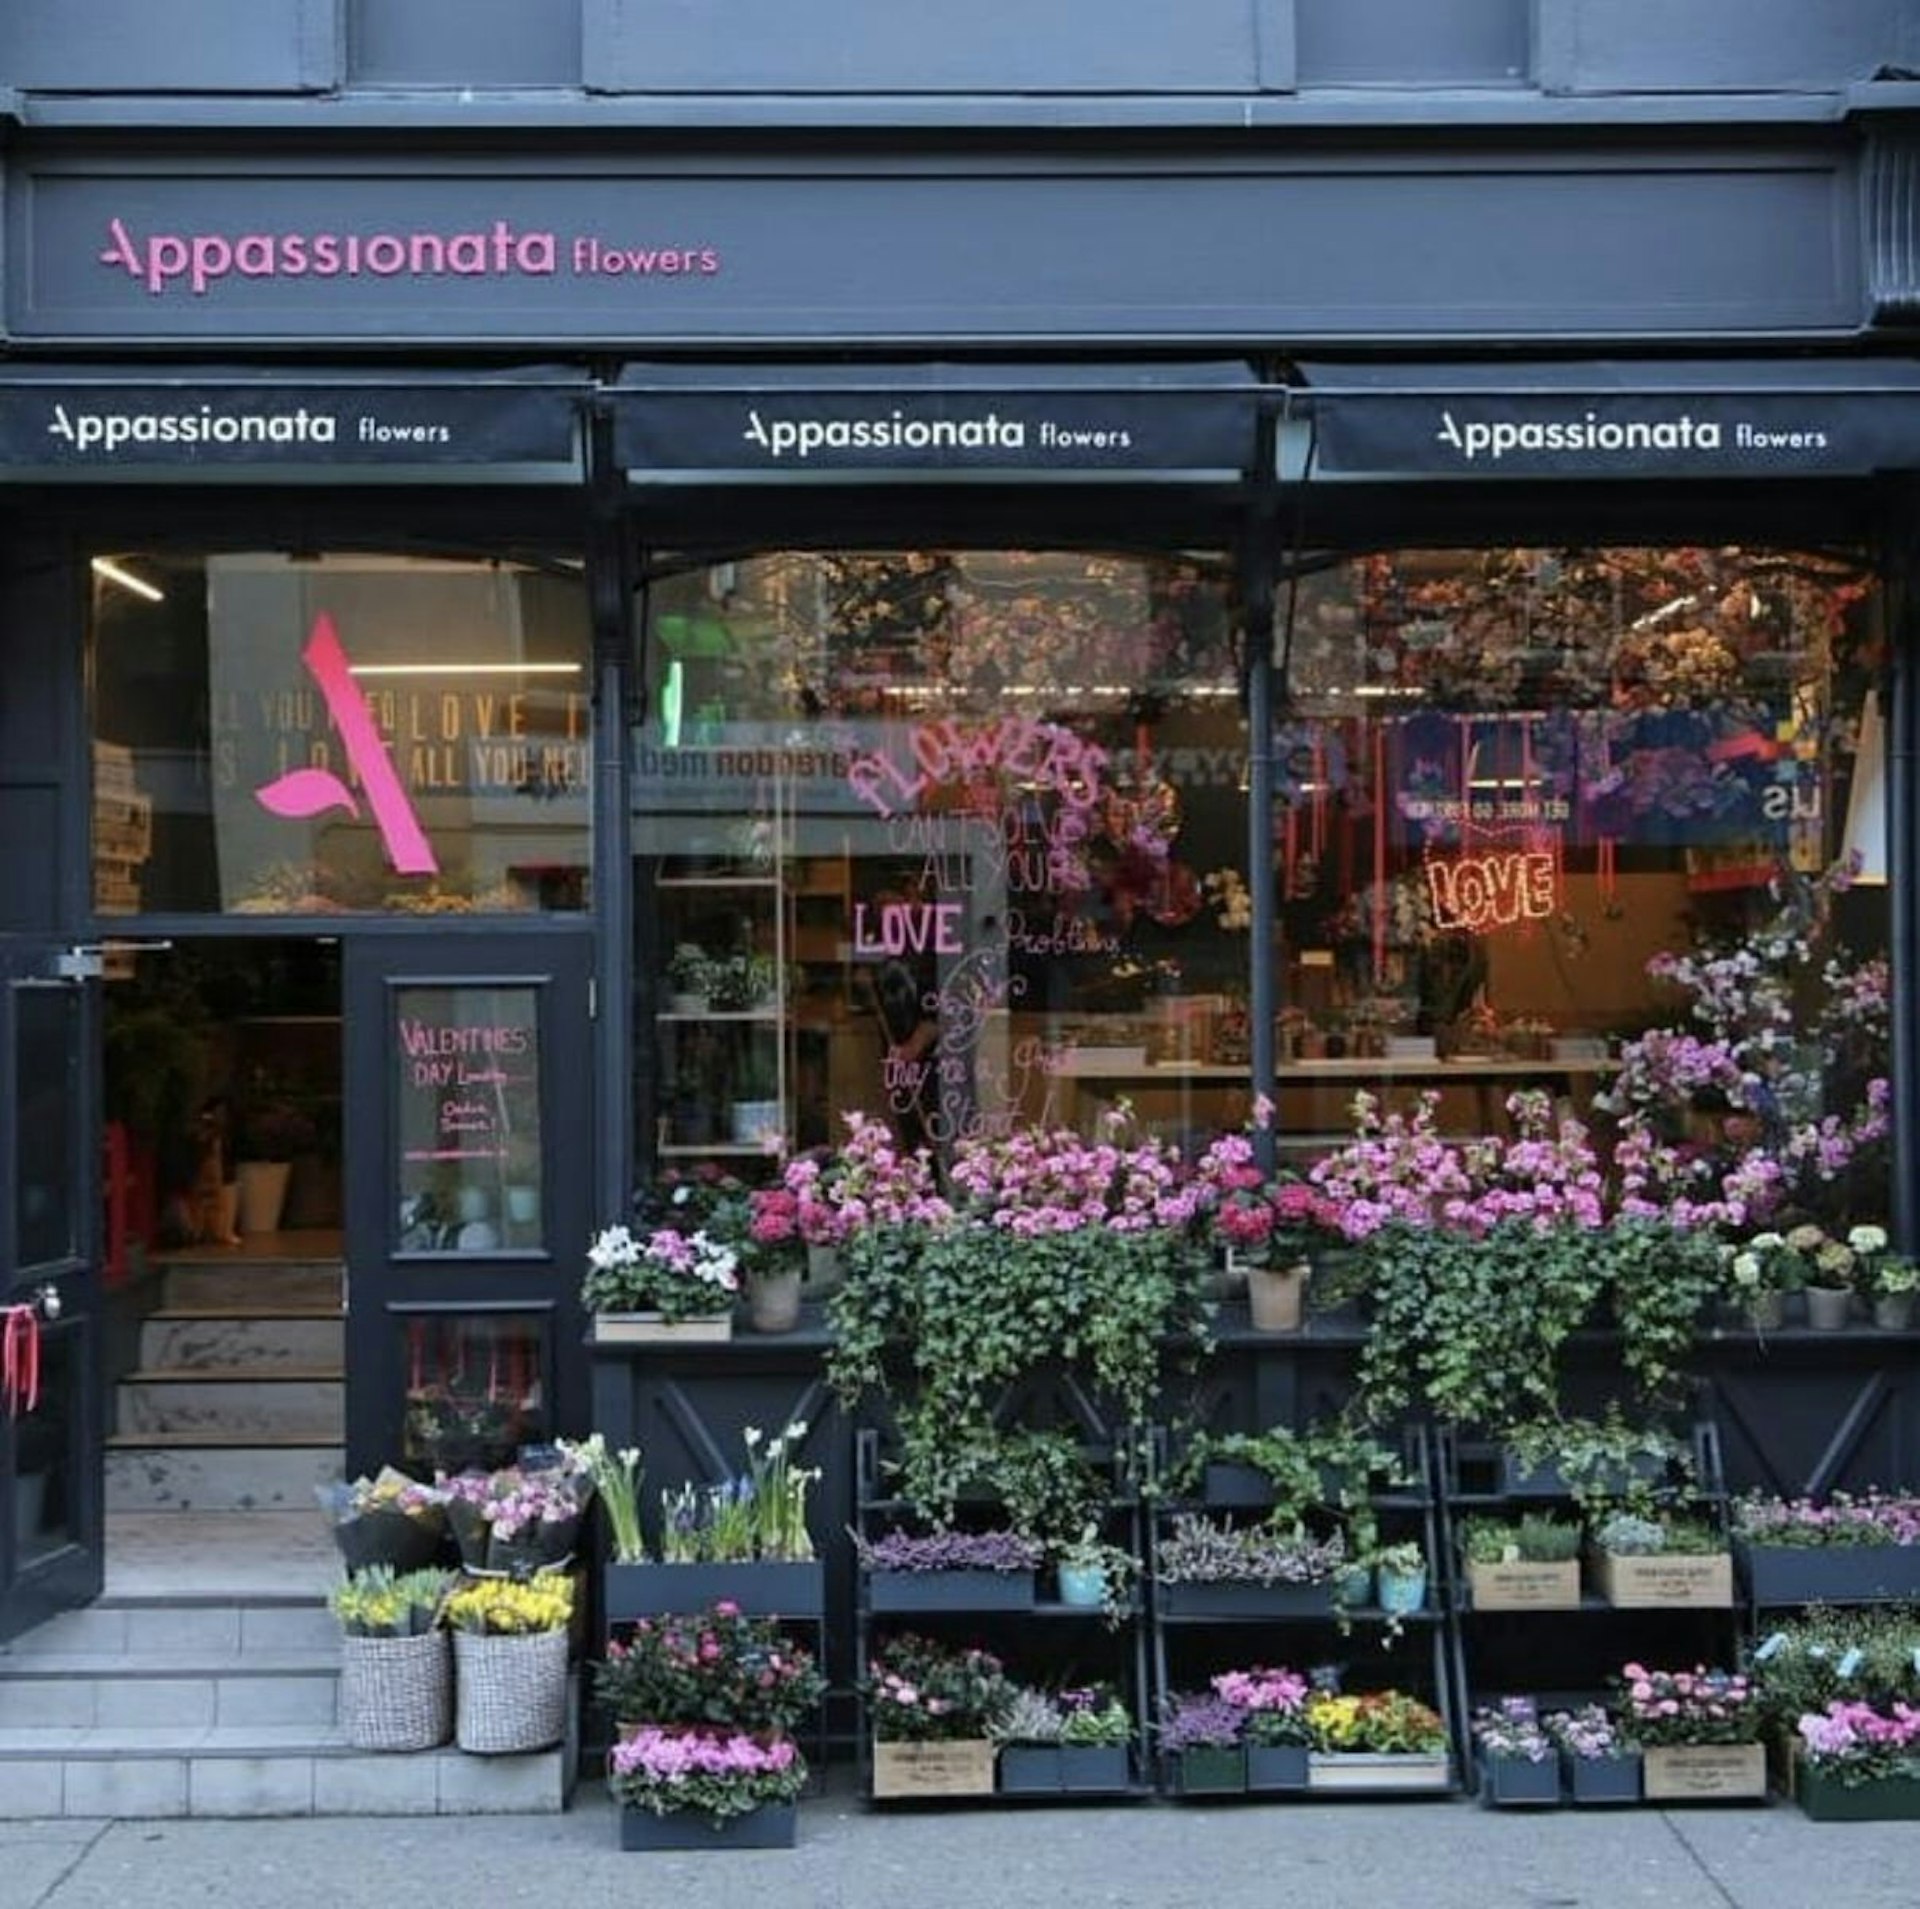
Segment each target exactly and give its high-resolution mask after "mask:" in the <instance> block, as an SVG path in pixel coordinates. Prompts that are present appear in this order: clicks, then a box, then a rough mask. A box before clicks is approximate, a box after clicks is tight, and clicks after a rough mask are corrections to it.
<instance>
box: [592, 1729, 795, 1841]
mask: <svg viewBox="0 0 1920 1909" xmlns="http://www.w3.org/2000/svg"><path fill="white" fill-rule="evenodd" d="M806 1782H807V1764H806V1759H805V1758H804V1757H803V1756H802V1755H801V1754H800V1752H799V1750H798V1749H797V1748H796V1747H795V1746H794V1744H793V1742H792V1741H791V1739H789V1738H786V1737H778V1738H775V1739H774V1741H772V1742H771V1743H765V1742H761V1741H760V1740H759V1739H757V1738H755V1737H752V1736H749V1735H747V1734H746V1733H745V1732H743V1731H739V1730H697V1729H674V1728H663V1727H662V1726H660V1725H659V1724H651V1723H649V1724H642V1725H641V1726H640V1727H639V1728H638V1729H637V1730H635V1731H634V1732H633V1733H632V1734H631V1735H630V1736H627V1737H624V1738H622V1740H621V1741H620V1742H618V1743H616V1744H615V1745H614V1746H613V1750H612V1752H611V1754H610V1755H609V1757H608V1767H607V1788H608V1789H609V1790H611V1791H612V1793H613V1796H614V1799H615V1801H616V1802H619V1803H621V1804H623V1805H624V1806H626V1807H627V1808H630V1809H640V1810H651V1811H652V1812H653V1813H654V1815H656V1816H668V1815H671V1814H673V1813H674V1812H675V1811H678V1810H692V1811H697V1812H698V1813H699V1814H700V1815H702V1816H706V1817H709V1818H711V1819H712V1821H713V1823H714V1826H715V1827H716V1828H718V1827H719V1825H720V1824H722V1823H724V1822H725V1821H726V1820H727V1819H728V1818H729V1817H733V1816H745V1815H747V1814H749V1813H750V1812H751V1811H753V1810H757V1809H760V1808H762V1807H764V1806H766V1805H769V1804H782V1803H793V1802H796V1801H798V1800H799V1797H800V1794H801V1792H802V1791H803V1790H804V1789H805V1788H806Z"/></svg>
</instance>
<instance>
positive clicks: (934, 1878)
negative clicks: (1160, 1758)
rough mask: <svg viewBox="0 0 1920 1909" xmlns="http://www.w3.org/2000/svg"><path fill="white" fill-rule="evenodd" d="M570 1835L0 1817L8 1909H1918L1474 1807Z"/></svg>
mask: <svg viewBox="0 0 1920 1909" xmlns="http://www.w3.org/2000/svg"><path fill="white" fill-rule="evenodd" d="M615 1840H616V1831H615V1821H614V1817H613V1813H612V1809H611V1806H610V1804H609V1803H608V1802H607V1800H606V1798H605V1796H604V1795H602V1794H599V1793H598V1792H596V1791H595V1789H594V1788H593V1786H592V1785H584V1786H583V1787H582V1790H581V1793H580V1798H579V1801H578V1802H577V1803H576V1805H575V1807H574V1808H573V1809H572V1810H571V1811H569V1812H568V1814H566V1815H565V1816H562V1817H473V1818H468V1819H458V1820H456V1819H448V1818H439V1819H421V1818H369V1817H357V1818H353V1819H331V1820H314V1819H309V1818H299V1819H288V1820H278V1821H260V1822H124V1823H87V1822H46V1823H34V1822H20V1823H12V1824H5V1823H0V1909H125V1905H126V1904H128V1903H130V1902H137V1903H138V1904H139V1905H140V1909H359V1906H361V1905H364V1906H365V1909H388V1906H389V1905H391V1904H394V1903H396V1902H400V1903H424V1902H445V1903H483V1904H485V1905H486V1906H487V1909H516V1906H517V1905H528V1909H536V1906H537V1909H556V1905H565V1909H601V1905H609V1906H611V1905H616V1904H617V1905H620V1909H631V1905H633V1904H635V1903H641V1902H661V1901H666V1902H670V1903H671V1905H672V1909H743V1906H744V1905H764V1909H773V1905H774V1904H776V1903H777V1904H778V1905H779V1909H1007V1906H1008V1905H1019V1909H1275V1906H1276V1905H1278V1904H1282V1903H1288V1902H1291V1903H1296V1904H1299V1905H1300V1906H1301V1909H1819V1906H1820V1905H1825V1904H1844V1905H1846V1909H1911V1906H1912V1905H1913V1903H1914V1902H1915V1901H1916V1900H1917V1899H1920V1884H1917V1883H1916V1881H1915V1872H1914V1867H1913V1858H1914V1832H1913V1826H1912V1825H1911V1824H1905V1823H1889V1824H1864V1825H1846V1824H1821V1823H1810V1822H1808V1821H1807V1820H1806V1819H1805V1818H1804V1817H1803V1816H1802V1815H1801V1814H1800V1813H1799V1811H1797V1810H1795V1809H1793V1808H1792V1807H1790V1806H1788V1805H1785V1804H1780V1805H1776V1806H1774V1807H1772V1808H1762V1809H1751V1810H1694V1811H1687V1812H1682V1811H1667V1812H1659V1811H1653V1810H1629V1811H1626V1812H1623V1813H1619V1814H1610V1813H1608V1812H1605V1811H1597V1810H1589V1811H1571V1810H1556V1811H1550V1812H1548V1813H1546V1814H1543V1815H1533V1816H1527V1815H1521V1814H1518V1813H1514V1812H1506V1813H1495V1812H1491V1811H1487V1810H1482V1809H1479V1808H1477V1807H1475V1806H1473V1805H1471V1804H1467V1803H1458V1802H1455V1803H1430V1804H1382V1803H1366V1804H1354V1805H1347V1806H1335V1805H1326V1804H1277V1805H1271V1806H1260V1807H1246V1806H1243V1807H1237V1808H1215V1809H1206V1808H1192V1807H1185V1806H1174V1805H1171V1804H1141V1805H1137V1806H1134V1807H1131V1808H1127V1809H1112V1808H1104V1807H1103V1808H1091V1809H1001V1810H965V1811H960V1810H954V1811H945V1812H940V1813H937V1814H936V1813H931V1812H917V1813H894V1814H885V1815H882V1814H876V1813H872V1812H869V1811H866V1810H864V1809H862V1808H861V1807H860V1806H859V1805H858V1804H856V1803H855V1802H853V1801H852V1800H851V1799H850V1798H848V1797H845V1796H841V1795H833V1796H828V1797H826V1798H816V1799H814V1800H812V1801H810V1802H809V1803H808V1804H806V1805H805V1806H804V1808H803V1809H802V1812H801V1827H800V1846H799V1847H798V1848H797V1849H794V1850H784V1851H779V1852H774V1853H767V1854H745V1853H742V1854H728V1855H693V1856H651V1855H631V1856H630V1855H622V1854H621V1853H620V1851H619V1850H618V1849H617V1848H616V1847H615V1846H614V1845H615Z"/></svg>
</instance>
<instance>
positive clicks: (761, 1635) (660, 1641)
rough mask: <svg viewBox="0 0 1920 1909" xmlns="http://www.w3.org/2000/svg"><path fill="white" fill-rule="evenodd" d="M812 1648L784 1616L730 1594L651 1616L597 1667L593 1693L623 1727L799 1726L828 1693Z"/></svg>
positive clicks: (771, 1732) (775, 1731)
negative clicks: (683, 1611) (757, 1610)
mask: <svg viewBox="0 0 1920 1909" xmlns="http://www.w3.org/2000/svg"><path fill="white" fill-rule="evenodd" d="M825 1688H826V1685H825V1680H824V1679H823V1678H822V1677H821V1675H820V1673H819V1671H818V1670H817V1668H816V1667H815V1665H814V1660H813V1656H812V1653H811V1652H809V1651H807V1650H806V1649H804V1648H803V1647H802V1646H800V1645H798V1644H796V1643H795V1642H794V1641H793V1640H792V1639H791V1638H790V1637H788V1636H787V1634H786V1633H785V1632H784V1631H783V1630H782V1629H781V1628H780V1623H779V1620H778V1619H777V1618H771V1617H747V1616H744V1615H743V1614H742V1613H741V1610H740V1607H739V1606H738V1605H737V1604H735V1603H733V1602H732V1600H731V1599H722V1600H721V1601H720V1602H718V1603H716V1604H713V1605H710V1606H709V1607H708V1608H707V1609H706V1610H705V1611H702V1612H697V1613H692V1614H688V1615H685V1616H669V1617H643V1618H641V1619H640V1620H639V1622H638V1623H636V1624H635V1625H634V1626H633V1628H632V1631H631V1632H630V1633H629V1634H628V1635H627V1636H626V1637H625V1638H621V1637H614V1638H611V1639H610V1640H609V1641H608V1643H607V1649H606V1656H605V1657H604V1659H603V1660H602V1661H601V1662H600V1663H598V1664H596V1665H595V1666H594V1675H593V1691H594V1696H595V1698H596V1699H597V1700H598V1701H599V1702H600V1703H601V1704H602V1705H603V1706H604V1707H605V1708H606V1710H607V1712H608V1714H609V1715H610V1716H612V1717H613V1718H614V1719H615V1720H616V1721H617V1722H620V1723H650V1724H656V1725H669V1726H672V1725H677V1726H682V1727H684V1726H688V1725H699V1726H702V1727H708V1728H711V1727H724V1728H726V1729H729V1730H739V1731H745V1732H747V1733H749V1734H751V1735H755V1736H760V1737H766V1736H778V1735H784V1734H786V1733H787V1732H790V1731H792V1730H794V1729H796V1728H798V1726H799V1725H800V1723H801V1722H802V1720H803V1719H804V1718H805V1717H806V1716H807V1714H808V1712H810V1711H811V1710H812V1709H813V1707H814V1705H815V1704H817V1703H818V1702H819V1701H820V1697H821V1694H822V1692H823V1691H824V1690H825Z"/></svg>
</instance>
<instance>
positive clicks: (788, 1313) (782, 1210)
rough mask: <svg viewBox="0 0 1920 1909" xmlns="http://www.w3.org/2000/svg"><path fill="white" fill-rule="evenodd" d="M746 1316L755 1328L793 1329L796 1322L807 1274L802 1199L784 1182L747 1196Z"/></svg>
mask: <svg viewBox="0 0 1920 1909" xmlns="http://www.w3.org/2000/svg"><path fill="white" fill-rule="evenodd" d="M741 1258H742V1261H743V1264H744V1267H745V1271H746V1283H747V1318H748V1321H749V1323H750V1324H751V1325H752V1327H753V1329H754V1331H755V1332H791V1331H792V1330H793V1329H794V1327H795V1326H797V1325H798V1324H799V1323H800V1288H801V1282H802V1280H803V1279H804V1277H805V1274H806V1260H805V1257H804V1245H803V1242H802V1240H801V1237H800V1201H799V1197H798V1196H797V1195H796V1194H794V1193H792V1192H791V1191H790V1190H789V1189H788V1188H787V1187H786V1186H785V1185H784V1184H781V1185H776V1186H765V1187H755V1188H754V1189H753V1191H752V1192H751V1193H750V1194H748V1196H747V1234H746V1241H745V1246H744V1251H743V1252H742V1255H741Z"/></svg>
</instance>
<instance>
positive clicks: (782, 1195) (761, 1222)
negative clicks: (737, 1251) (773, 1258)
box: [747, 1185, 800, 1246]
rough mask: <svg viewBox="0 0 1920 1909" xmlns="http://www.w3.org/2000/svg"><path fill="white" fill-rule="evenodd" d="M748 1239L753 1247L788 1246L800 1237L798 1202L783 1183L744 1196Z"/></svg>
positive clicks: (754, 1190) (758, 1189)
mask: <svg viewBox="0 0 1920 1909" xmlns="http://www.w3.org/2000/svg"><path fill="white" fill-rule="evenodd" d="M747 1238H748V1239H750V1240H751V1241H752V1242H753V1243H754V1245H756V1246H791V1245H793V1244H794V1243H795V1242H796V1241H798V1239H799V1238H800V1202H799V1199H798V1198H797V1197H796V1196H795V1195H794V1194H793V1193H792V1192H791V1191H789V1189H788V1188H787V1187H785V1186H784V1185H782V1186H767V1187H755V1188H754V1189H753V1191H752V1192H751V1193H750V1194H749V1195H748V1196H747Z"/></svg>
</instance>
